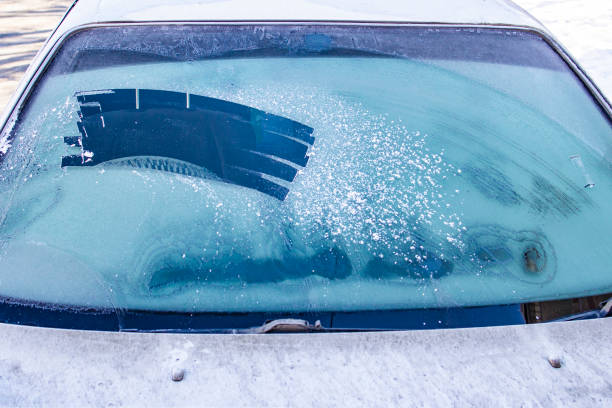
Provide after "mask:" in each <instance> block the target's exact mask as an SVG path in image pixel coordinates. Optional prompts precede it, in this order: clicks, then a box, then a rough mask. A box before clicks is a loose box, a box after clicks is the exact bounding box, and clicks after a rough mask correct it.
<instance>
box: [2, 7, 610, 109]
mask: <svg viewBox="0 0 612 408" xmlns="http://www.w3.org/2000/svg"><path fill="white" fill-rule="evenodd" d="M72 2H73V0H0V109H4V106H5V105H6V103H7V102H8V100H9V98H10V96H11V94H12V93H13V92H14V90H15V88H16V87H17V83H18V82H19V80H21V77H22V75H23V73H24V72H25V70H26V68H27V67H28V64H29V63H30V61H31V60H32V58H33V57H34V55H36V52H37V51H38V49H39V48H40V47H41V46H42V44H43V43H44V41H45V40H46V39H47V36H48V35H49V34H50V33H51V30H52V29H53V28H54V27H55V26H56V25H57V24H58V22H59V20H60V18H61V17H62V16H63V14H64V12H65V11H66V9H67V7H68V6H69V5H70V4H71V3H72ZM449 3H450V4H453V3H456V4H457V6H458V7H460V5H461V0H449ZM515 3H517V4H518V5H519V6H521V7H523V8H524V9H525V10H527V11H528V12H530V13H531V14H532V15H534V16H535V17H536V18H537V19H539V20H540V21H541V22H542V23H543V24H544V25H545V26H546V27H548V29H549V30H550V31H552V33H553V34H554V35H555V36H556V38H557V39H559V40H560V41H561V43H562V44H564V45H565V46H566V48H567V49H569V51H570V53H571V54H572V55H573V56H574V57H575V58H576V59H577V60H578V62H579V63H580V64H581V65H582V67H583V68H585V69H586V71H587V72H588V73H589V74H590V75H591V77H592V78H593V79H594V80H595V82H596V83H597V84H598V85H599V87H600V88H601V89H602V90H603V92H604V93H605V94H606V95H607V96H608V97H612V0H515Z"/></svg>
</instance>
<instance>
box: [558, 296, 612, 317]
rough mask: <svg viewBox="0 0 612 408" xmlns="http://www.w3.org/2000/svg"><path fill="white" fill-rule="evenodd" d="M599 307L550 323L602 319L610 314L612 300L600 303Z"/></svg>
mask: <svg viewBox="0 0 612 408" xmlns="http://www.w3.org/2000/svg"><path fill="white" fill-rule="evenodd" d="M600 306H601V309H596V310H590V311H588V312H583V313H578V314H574V315H570V316H565V317H562V318H560V319H555V320H552V321H553V322H569V321H572V320H587V319H600V318H602V317H608V315H609V314H610V310H611V309H612V298H610V299H608V300H605V301H603V302H601V303H600Z"/></svg>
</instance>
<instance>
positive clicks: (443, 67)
mask: <svg viewBox="0 0 612 408" xmlns="http://www.w3.org/2000/svg"><path fill="white" fill-rule="evenodd" d="M15 119H16V120H15V121H14V123H13V126H12V127H11V128H5V130H4V133H3V134H2V135H1V136H0V147H1V149H0V296H1V297H2V299H4V302H9V303H11V304H37V305H42V306H41V307H45V308H51V309H53V308H68V309H74V310H82V309H87V310H113V311H117V310H119V311H130V310H135V311H144V312H162V313H165V312H173V313H204V312H211V313H213V312H214V313H231V312H237V313H238V312H239V313H251V312H282V313H294V312H295V313H302V312H332V311H337V312H355V311H364V312H372V311H382V310H409V309H410V310H412V309H430V308H457V307H467V306H491V305H513V304H520V303H525V302H532V301H539V300H552V299H564V298H570V297H577V296H585V295H595V294H602V293H605V292H610V291H612V275H611V274H610V269H609V265H610V262H609V259H610V256H611V255H612V250H611V248H612V236H611V235H610V231H611V230H612V177H611V176H612V139H611V136H612V130H611V127H610V121H609V118H608V117H607V116H606V114H605V113H604V112H603V111H602V109H601V108H600V107H599V106H598V105H597V104H596V103H595V102H594V100H593V98H592V97H591V96H590V94H589V93H588V91H587V90H586V88H585V87H584V85H583V84H582V83H581V82H580V81H579V80H578V79H577V78H576V76H575V75H574V73H573V72H572V71H571V70H570V69H569V68H568V67H567V66H566V64H565V63H564V62H563V60H562V59H561V58H560V57H559V56H558V55H557V54H556V53H555V52H554V51H553V50H552V49H551V48H550V46H549V45H548V44H547V43H546V42H545V41H544V40H543V39H542V38H540V37H539V36H538V35H535V34H533V33H530V32H527V31H521V30H510V29H474V28H455V27H452V28H428V27H385V26H378V27H367V26H351V25H344V26H333V25H318V26H317V25H268V26H265V25H257V26H254V25H212V26H211V25H191V26H182V25H168V26H156V25H149V26H147V25H145V26H129V27H106V28H93V29H87V30H84V31H80V32H78V33H76V34H74V35H72V36H71V37H70V38H69V39H68V40H67V41H66V42H65V43H64V44H63V46H62V47H61V49H60V50H59V52H58V53H57V54H56V56H55V58H54V60H53V62H52V63H51V65H50V66H49V67H48V69H47V70H46V72H45V73H44V75H43V77H42V79H41V80H39V82H38V83H37V85H36V87H35V89H34V92H33V93H32V95H31V96H30V97H29V99H28V101H27V103H26V105H25V106H24V107H23V109H22V110H21V112H19V113H18V114H16V118H15Z"/></svg>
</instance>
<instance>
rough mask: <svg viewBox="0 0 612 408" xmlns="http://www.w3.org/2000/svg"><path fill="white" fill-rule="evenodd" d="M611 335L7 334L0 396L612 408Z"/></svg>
mask: <svg viewBox="0 0 612 408" xmlns="http://www.w3.org/2000/svg"><path fill="white" fill-rule="evenodd" d="M611 329H612V319H596V320H587V321H578V322H565V323H546V324H534V325H522V326H500V327H487V328H472V329H452V330H429V331H402V332H377V333H375V332H368V333H338V334H253V335H212V334H210V335H209V334H160V333H148V334H147V333H113V332H95V331H76V330H59V329H46V328H35V327H27V326H13V325H5V324H0V352H1V353H2V356H3V357H2V359H0V370H1V371H2V373H3V374H2V376H1V377H0V387H1V389H2V394H1V395H2V401H3V403H4V404H7V405H18V406H23V405H60V404H62V405H68V406H80V405H85V404H87V405H102V404H104V405H107V404H114V406H123V405H127V406H132V405H143V406H161V405H163V406H169V405H171V406H186V405H199V406H245V405H248V406H253V405H271V406H286V405H291V406H313V405H317V406H318V405H330V406H334V405H353V404H359V405H377V406H390V405H399V404H410V405H415V406H416V405H423V406H445V405H452V404H456V403H459V404H460V405H466V406H467V405H476V406H492V405H497V404H498V403H499V402H500V401H501V402H502V405H507V406H518V405H522V404H524V405H547V406H551V405H552V406H564V405H569V404H571V405H583V404H584V405H586V404H588V403H592V402H593V401H597V405H601V406H604V405H610V402H612V381H611V378H610V375H609V371H608V370H609V367H612V353H610V344H609V333H610V330H611ZM549 360H551V361H553V364H551V362H550V361H549ZM557 363H558V364H557ZM559 364H560V368H553V365H559ZM173 375H174V377H175V380H178V379H180V378H181V375H182V376H183V378H182V381H180V382H176V381H173V380H172V376H173ZM59 384H61V387H58V385H59ZM606 402H607V404H606ZM109 406H110V405H109Z"/></svg>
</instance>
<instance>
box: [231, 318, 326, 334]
mask: <svg viewBox="0 0 612 408" xmlns="http://www.w3.org/2000/svg"><path fill="white" fill-rule="evenodd" d="M324 331H326V329H325V328H324V327H323V326H322V325H321V321H320V320H317V321H316V322H315V323H314V324H310V322H308V321H307V320H301V319H275V320H271V321H269V322H266V323H264V324H263V325H261V326H258V327H253V328H250V329H244V330H236V333H245V334H265V333H312V332H324Z"/></svg>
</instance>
